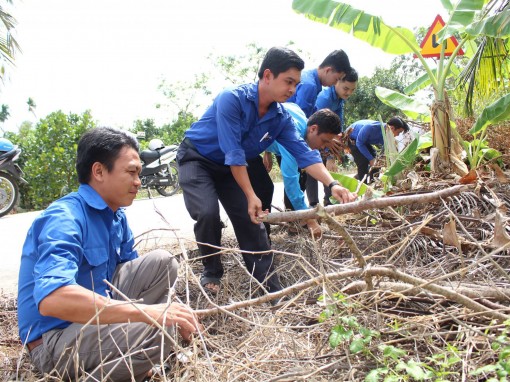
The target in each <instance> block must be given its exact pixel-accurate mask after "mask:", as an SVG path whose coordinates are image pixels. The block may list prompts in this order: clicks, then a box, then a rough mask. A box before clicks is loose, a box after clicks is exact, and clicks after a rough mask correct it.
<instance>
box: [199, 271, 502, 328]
mask: <svg viewBox="0 0 510 382" xmlns="http://www.w3.org/2000/svg"><path fill="white" fill-rule="evenodd" d="M365 274H367V275H369V276H371V277H374V276H380V277H389V278H391V279H394V280H399V281H402V282H405V283H408V284H411V285H413V287H412V288H422V289H425V290H428V291H430V292H432V293H436V294H439V295H441V296H443V297H445V298H447V299H449V300H451V301H454V302H456V303H459V304H461V305H463V306H465V307H466V308H468V309H471V310H473V311H475V312H478V313H481V314H483V315H485V316H487V317H490V318H492V319H496V320H502V321H504V320H508V319H510V316H509V315H506V314H503V313H500V312H497V311H493V310H491V309H488V308H487V307H485V306H484V305H482V304H480V303H478V302H476V301H474V300H473V299H471V298H469V297H467V296H465V295H463V294H461V293H458V292H456V291H454V290H453V289H451V288H447V287H443V286H440V285H436V284H431V283H430V282H429V281H427V280H424V279H422V278H419V277H415V276H411V275H408V274H406V273H404V272H401V271H398V270H396V269H390V268H388V267H373V268H367V269H354V270H348V271H342V272H332V273H327V274H325V275H321V276H318V277H315V278H313V279H310V280H307V281H303V282H301V283H299V284H295V285H293V286H290V287H288V288H285V289H282V290H281V291H278V292H275V293H271V294H267V295H264V296H262V297H259V298H255V299H250V300H245V301H240V302H237V303H233V304H229V305H226V306H223V307H216V308H212V309H201V310H196V311H195V313H196V314H197V315H198V316H200V317H203V316H210V315H213V314H217V313H220V312H225V311H233V310H237V309H241V308H246V307H249V306H254V305H259V304H261V303H264V302H268V301H270V300H273V299H277V298H281V297H284V296H287V295H289V294H291V293H294V292H297V291H300V290H302V289H307V288H310V287H313V286H316V285H320V284H321V283H322V282H324V281H326V280H327V281H334V280H342V279H346V278H352V277H360V276H364V275H365Z"/></svg>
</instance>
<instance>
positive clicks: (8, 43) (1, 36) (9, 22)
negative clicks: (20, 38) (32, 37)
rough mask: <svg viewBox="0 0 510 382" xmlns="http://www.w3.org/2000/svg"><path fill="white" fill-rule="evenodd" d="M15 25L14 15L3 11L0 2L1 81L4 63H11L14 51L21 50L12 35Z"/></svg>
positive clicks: (9, 0) (3, 74)
mask: <svg viewBox="0 0 510 382" xmlns="http://www.w3.org/2000/svg"><path fill="white" fill-rule="evenodd" d="M5 2H7V3H8V4H12V0H5ZM15 26H16V20H15V19H14V17H12V16H11V15H10V14H9V13H8V12H7V11H5V6H2V5H1V4H0V80H2V81H3V79H4V76H5V70H6V64H8V65H12V64H13V63H14V54H15V52H16V51H19V52H21V49H20V46H19V45H18V43H17V41H16V39H15V38H14V37H13V35H12V32H13V31H14V27H15Z"/></svg>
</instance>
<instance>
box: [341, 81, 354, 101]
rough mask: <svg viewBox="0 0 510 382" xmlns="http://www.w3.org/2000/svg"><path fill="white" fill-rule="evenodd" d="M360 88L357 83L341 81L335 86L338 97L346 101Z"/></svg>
mask: <svg viewBox="0 0 510 382" xmlns="http://www.w3.org/2000/svg"><path fill="white" fill-rule="evenodd" d="M357 86H358V83H357V82H349V81H343V80H340V81H338V82H337V83H336V84H335V91H336V94H337V95H338V98H341V99H343V100H346V99H347V98H349V97H350V96H351V94H352V93H354V91H355V90H356V87H357Z"/></svg>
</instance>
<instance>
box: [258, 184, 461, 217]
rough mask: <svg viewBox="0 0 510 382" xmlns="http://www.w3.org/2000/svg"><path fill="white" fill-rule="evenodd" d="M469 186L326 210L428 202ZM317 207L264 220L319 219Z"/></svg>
mask: <svg viewBox="0 0 510 382" xmlns="http://www.w3.org/2000/svg"><path fill="white" fill-rule="evenodd" d="M467 190H468V186H466V185H459V186H453V187H450V188H447V189H444V190H440V191H434V192H429V193H426V194H415V195H404V196H391V197H385V198H380V199H369V200H361V201H359V202H352V203H346V204H337V205H333V206H327V207H324V210H325V211H326V212H327V213H328V214H330V215H341V214H347V213H357V212H362V211H365V210H373V209H380V208H385V207H396V206H405V205H409V204H426V203H431V202H433V201H436V200H439V199H441V198H448V197H450V196H453V195H456V194H459V193H461V192H464V191H467ZM318 217H319V215H318V214H317V209H316V208H314V209H309V210H300V211H287V212H276V213H270V214H268V215H266V216H265V217H264V218H263V219H262V221H263V222H266V223H279V222H293V221H297V220H307V219H317V218H318Z"/></svg>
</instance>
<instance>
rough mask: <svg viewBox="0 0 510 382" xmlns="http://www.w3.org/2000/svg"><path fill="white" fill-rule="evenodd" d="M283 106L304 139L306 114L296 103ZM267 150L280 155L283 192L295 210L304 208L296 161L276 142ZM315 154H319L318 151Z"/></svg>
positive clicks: (287, 103) (303, 196)
mask: <svg viewBox="0 0 510 382" xmlns="http://www.w3.org/2000/svg"><path fill="white" fill-rule="evenodd" d="M283 107H284V108H285V110H287V111H288V112H289V113H290V115H291V116H292V118H293V119H294V123H295V124H296V128H297V130H298V132H299V135H300V136H301V138H303V139H305V137H306V130H307V124H306V115H305V113H304V112H303V110H301V108H300V107H299V106H298V105H296V104H295V103H291V102H286V103H284V104H283ZM267 151H269V152H272V153H275V154H276V155H280V156H281V157H282V160H281V164H280V171H281V173H282V177H283V187H284V188H285V193H286V194H287V197H288V198H289V200H290V202H291V203H292V206H293V207H294V209H295V210H296V211H297V210H306V209H307V208H308V206H307V205H306V202H305V194H304V193H303V191H301V186H300V185H299V175H300V174H299V166H298V163H297V162H296V159H294V157H293V156H292V155H291V154H290V153H289V152H288V151H287V150H285V148H284V147H282V146H281V145H279V144H278V143H277V142H275V143H273V144H272V145H271V146H269V147H268V149H267ZM314 151H317V150H314ZM317 154H319V152H318V151H317ZM319 155H320V154H319Z"/></svg>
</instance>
